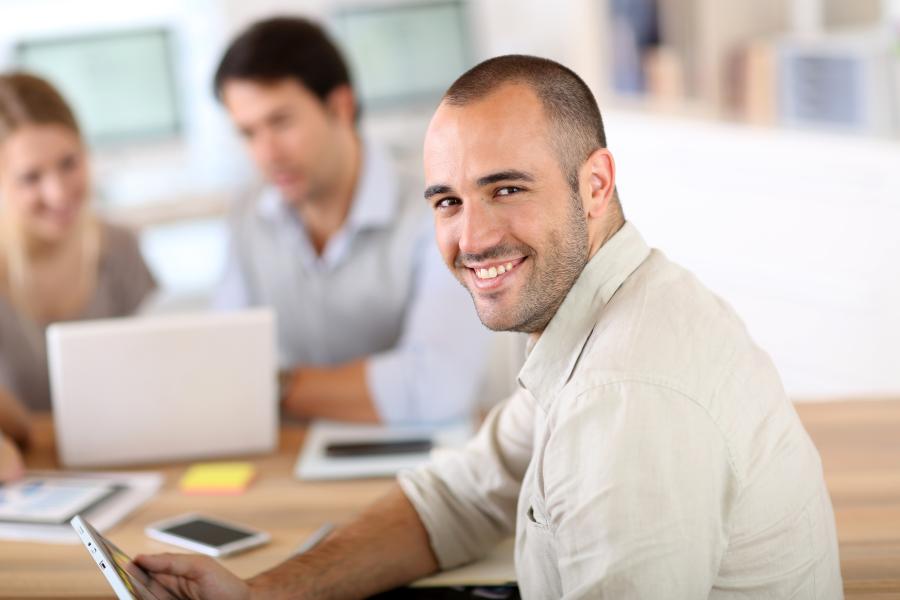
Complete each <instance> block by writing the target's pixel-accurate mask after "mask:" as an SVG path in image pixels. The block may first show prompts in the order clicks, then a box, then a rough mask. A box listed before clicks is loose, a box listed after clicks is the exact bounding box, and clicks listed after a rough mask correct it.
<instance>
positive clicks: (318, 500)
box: [0, 401, 900, 599]
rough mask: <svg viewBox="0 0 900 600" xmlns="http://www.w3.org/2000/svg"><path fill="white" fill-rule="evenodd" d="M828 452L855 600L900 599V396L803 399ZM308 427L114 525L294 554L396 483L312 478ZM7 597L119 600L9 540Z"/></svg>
mask: <svg viewBox="0 0 900 600" xmlns="http://www.w3.org/2000/svg"><path fill="white" fill-rule="evenodd" d="M797 410H798V412H799V413H800V416H801V418H802V419H803V422H804V424H805V425H806V427H807V430H808V431H809V433H810V435H811V436H812V438H813V440H814V441H815V442H816V445H817V446H818V448H819V451H820V452H821V454H822V460H823V462H824V465H825V476H826V480H827V482H828V488H829V489H830V490H831V497H832V501H833V503H834V507H835V514H836V518H837V528H838V537H839V541H840V547H841V568H842V571H843V575H844V589H845V591H846V595H847V598H848V599H854V598H860V599H886V598H900V401H855V402H834V403H811V404H798V405H797ZM37 429H38V439H37V443H36V444H35V447H34V448H33V449H32V450H31V451H30V452H29V454H28V455H27V457H26V460H27V463H28V466H29V467H31V468H52V467H55V466H56V458H55V449H54V446H53V434H52V427H51V425H50V420H49V418H47V417H43V418H40V419H39V422H38V428H37ZM302 437H303V431H302V429H301V428H300V427H298V426H291V425H286V426H284V427H283V428H282V432H281V440H280V444H279V451H278V453H277V454H275V455H272V456H266V457H261V458H259V459H257V460H256V463H257V465H258V469H259V475H258V479H257V481H256V482H255V483H254V484H253V486H251V488H250V490H249V491H248V492H247V493H245V494H243V495H240V496H236V497H203V496H184V495H182V494H181V493H180V492H179V491H178V490H177V489H176V485H177V482H178V479H179V477H180V476H181V474H182V473H183V472H184V469H185V465H174V466H173V465H162V466H158V467H153V468H152V469H153V470H158V471H161V472H163V473H164V474H165V477H166V482H165V484H164V486H163V489H162V491H161V493H160V494H159V495H158V496H157V497H155V498H154V499H153V500H152V501H151V502H149V503H148V504H146V505H144V506H143V507H142V508H141V509H139V510H138V511H137V512H135V513H133V514H132V515H130V516H129V517H128V518H127V519H126V520H125V521H124V522H123V523H121V524H120V525H118V526H117V527H115V528H113V529H112V530H111V531H110V532H109V536H110V538H111V539H112V540H113V541H115V542H116V544H117V545H119V546H120V547H121V548H123V549H124V550H126V551H127V552H130V553H132V554H137V553H147V552H160V551H169V550H171V549H172V548H171V547H170V546H167V545H165V544H161V543H159V542H155V541H153V540H150V539H149V538H147V537H146V536H145V535H144V534H143V528H144V526H145V525H146V524H147V523H150V522H152V521H155V520H157V519H161V518H164V517H168V516H171V515H173V514H177V513H179V512H183V511H186V510H188V509H190V510H197V511H199V512H204V513H209V514H211V515H218V516H221V517H224V518H227V519H232V520H234V521H237V522H242V523H246V524H248V525H251V526H254V527H258V528H260V529H264V530H266V531H269V532H270V533H272V538H273V539H272V543H271V544H269V545H268V546H266V547H263V548H260V549H257V550H254V551H252V552H248V553H247V554H245V555H239V556H236V557H234V558H227V559H224V560H223V561H222V562H223V563H224V564H225V565H226V566H227V567H228V568H229V569H231V570H233V571H234V572H236V573H238V574H239V575H242V576H249V575H251V574H254V573H256V572H259V571H261V570H263V569H265V568H268V567H270V566H272V565H274V564H275V563H277V562H279V561H280V560H282V559H283V558H285V557H286V556H287V555H288V554H290V553H291V551H292V550H293V549H294V548H295V547H296V546H297V545H298V544H299V543H300V542H301V541H302V540H304V539H305V538H306V537H307V536H308V535H310V534H311V533H312V532H313V531H314V530H315V529H316V528H318V526H319V525H320V524H321V523H323V522H325V521H336V522H340V521H343V520H346V519H347V518H349V516H350V515H352V514H353V513H354V512H355V511H357V510H358V509H359V508H361V507H362V506H364V505H366V504H368V503H369V502H371V501H372V500H374V499H375V498H376V497H378V496H379V495H380V494H382V493H383V492H384V491H385V490H386V489H387V488H388V486H389V485H390V481H388V480H367V481H352V482H350V481H348V482H334V483H307V482H300V481H297V480H296V479H294V478H293V476H292V474H291V472H292V468H293V464H294V460H295V458H296V455H297V450H298V449H299V447H300V443H301V441H302ZM0 597H3V598H110V597H111V592H110V590H109V588H108V587H107V585H106V582H105V581H104V580H103V578H102V575H101V574H100V573H99V571H98V570H97V568H96V567H95V566H94V565H93V564H91V562H90V560H89V558H88V557H87V555H86V554H85V552H84V550H82V548H81V547H80V546H63V545H49V544H30V543H24V542H3V543H0Z"/></svg>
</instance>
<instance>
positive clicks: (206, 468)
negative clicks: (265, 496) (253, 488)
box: [179, 462, 256, 494]
mask: <svg viewBox="0 0 900 600" xmlns="http://www.w3.org/2000/svg"><path fill="white" fill-rule="evenodd" d="M254 475H256V469H255V468H254V466H253V465H252V464H250V463H248V462H222V463H198V464H195V465H192V466H191V467H190V468H189V469H188V470H187V472H185V474H184V476H183V477H182V478H181V482H180V483H179V487H180V488H181V491H182V492H184V493H185V494H240V493H242V492H243V491H244V490H246V489H247V486H248V485H250V482H251V481H253V477H254Z"/></svg>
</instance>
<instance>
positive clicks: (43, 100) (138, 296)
mask: <svg viewBox="0 0 900 600" xmlns="http://www.w3.org/2000/svg"><path fill="white" fill-rule="evenodd" d="M90 195H91V186H90V173H89V167H88V156H87V149H86V147H85V144H84V140H83V139H82V137H81V133H80V131H79V128H78V124H77V122H76V121H75V118H74V116H73V114H72V111H71V110H70V109H69V107H68V105H67V104H66V102H65V100H63V98H62V96H61V95H60V94H59V93H58V92H57V91H56V90H55V89H54V88H53V87H52V86H51V85H50V84H49V83H47V82H46V81H44V80H42V79H40V78H38V77H35V76H33V75H29V74H25V73H12V74H9V75H2V76H0V430H3V431H4V432H5V433H6V435H7V436H8V437H9V438H12V439H13V440H15V441H16V442H18V443H19V444H24V443H27V440H28V418H27V415H28V412H29V411H31V410H47V409H49V408H50V389H49V381H48V375H47V352H46V346H45V342H44V333H45V330H46V328H47V326H48V325H49V324H50V323H52V322H55V321H66V320H75V319H90V318H102V317H114V316H123V315H128V314H130V313H132V312H134V311H135V309H137V307H138V306H139V305H140V303H141V302H142V300H143V299H144V298H145V297H146V296H147V295H148V294H149V293H150V292H151V291H152V290H153V289H154V288H155V286H156V284H155V282H154V279H153V276H152V275H151V274H150V271H149V270H148V269H147V266H146V264H145V263H144V260H143V259H142V258H141V254H140V251H139V249H138V245H137V243H136V240H135V238H134V236H133V235H131V234H130V233H129V232H127V231H126V230H124V229H121V228H119V227H114V226H112V225H109V224H107V223H103V222H101V221H99V220H98V219H97V218H95V217H94V216H93V214H92V212H91V210H90V208H89V199H90Z"/></svg>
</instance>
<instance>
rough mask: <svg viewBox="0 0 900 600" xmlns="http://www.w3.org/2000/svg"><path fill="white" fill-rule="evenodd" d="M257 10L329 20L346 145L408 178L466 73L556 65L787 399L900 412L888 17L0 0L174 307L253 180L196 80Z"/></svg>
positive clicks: (653, 1)
mask: <svg viewBox="0 0 900 600" xmlns="http://www.w3.org/2000/svg"><path fill="white" fill-rule="evenodd" d="M274 14H301V15H305V16H310V17H314V18H317V19H319V20H321V21H322V22H324V23H325V24H326V26H327V27H328V29H329V30H330V31H331V32H332V33H333V35H334V37H335V38H336V39H337V40H338V41H339V43H340V44H341V46H342V47H343V49H344V50H345V52H346V53H347V54H348V56H349V58H350V62H351V64H352V66H353V68H354V78H355V82H356V85H357V90H358V92H359V93H360V94H361V99H362V104H363V110H364V113H363V121H362V127H363V130H364V131H365V132H366V134H367V135H370V136H373V137H377V138H379V139H381V140H382V141H383V142H384V143H386V144H388V145H389V147H390V148H391V149H392V150H393V152H394V153H395V154H396V155H397V157H398V159H399V160H400V162H401V165H402V168H403V169H404V170H409V172H411V173H418V171H419V169H420V148H421V143H422V137H423V134H424V131H425V127H426V125H427V122H428V118H429V116H430V114H431V112H432V111H433V109H434V107H435V105H436V103H437V101H438V100H439V98H440V95H441V93H442V91H443V90H444V89H445V88H446V86H447V85H448V84H449V83H450V82H452V81H453V79H455V77H456V76H457V75H459V74H460V73H462V71H464V70H465V69H466V68H468V67H469V66H472V65H474V64H475V63H477V62H479V61H480V60H482V59H485V58H488V57H490V56H495V55H498V54H506V53H528V54H536V55H540V56H545V57H548V58H552V59H555V60H558V61H560V62H562V63H564V64H566V65H567V66H569V67H571V68H572V69H574V70H575V71H576V72H577V73H579V74H580V75H581V76H582V77H583V78H584V79H585V81H586V82H587V83H588V84H589V85H590V86H591V88H592V89H593V90H594V92H595V94H596V95H597V97H598V99H599V101H600V105H601V109H602V110H603V112H604V119H605V121H606V126H607V131H608V139H609V143H610V148H611V149H612V151H613V153H614V155H615V156H616V160H617V165H618V169H619V176H618V187H619V192H620V196H621V198H622V201H623V205H624V208H625V212H626V216H627V217H628V218H629V220H631V221H633V222H634V223H635V224H636V225H637V226H638V228H639V229H640V230H641V231H642V233H643V234H644V236H645V237H646V238H647V240H648V241H649V242H650V244H651V245H653V246H656V247H659V248H661V249H662V250H664V251H665V252H666V253H667V254H668V255H669V256H670V257H671V258H673V259H674V260H676V261H678V262H680V263H682V264H683V265H685V266H686V267H688V268H689V269H691V270H692V271H694V272H695V273H696V274H697V275H698V276H699V277H700V278H701V279H702V280H703V281H704V282H705V283H706V284H707V285H708V286H709V287H711V288H712V289H713V290H715V291H716V292H718V293H719V294H720V295H722V296H723V297H724V298H725V299H727V300H728V301H729V302H730V303H732V304H733V305H734V306H735V308H736V309H737V311H738V312H739V313H740V314H741V315H742V316H743V317H744V319H745V321H746V323H747V326H748V328H749V329H750V332H751V334H752V335H753V337H754V338H755V339H756V340H757V341H758V342H759V343H760V344H761V345H762V346H763V347H764V348H765V349H766V350H768V351H769V353H770V354H771V355H772V356H773V358H774V360H775V362H776V364H777V365H778V367H779V369H780V371H781V373H782V375H783V378H784V381H785V385H786V387H787V390H788V393H789V394H790V395H791V397H792V398H794V399H796V400H806V399H831V398H834V399H838V398H842V399H843V398H863V397H879V396H889V395H894V396H896V395H900V233H898V229H900V0H556V1H554V2H547V1H541V0H433V1H429V0H414V1H407V0H346V1H344V0H302V1H300V0H296V1H289V0H257V1H255V2H253V3H250V2H244V1H240V0H179V1H176V0H156V1H155V2H153V3H150V2H141V3H123V2H118V1H112V0H81V1H80V2H77V3H73V2H69V1H67V0H27V1H26V0H0V70H9V69H14V68H25V69H28V70H31V71H34V72H37V73H39V74H41V75H43V76H45V77H47V78H48V79H50V80H51V81H52V82H54V83H55V84H56V85H58V86H59V87H60V88H61V90H62V91H63V92H64V94H65V95H66V96H67V97H68V98H69V99H70V101H71V102H72V103H73V105H74V107H75V109H76V112H77V113H78V117H79V118H80V120H81V122H82V125H83V126H84V128H85V130H86V133H87V136H88V138H89V140H90V142H91V145H92V148H93V150H94V159H95V165H94V174H95V182H96V203H97V206H98V207H99V210H100V211H101V212H102V213H104V214H106V215H107V216H109V217H111V218H113V219H115V220H118V221H120V222H124V223H126V224H129V225H131V226H133V227H135V228H137V229H138V230H139V231H140V234H141V243H142V247H143V250H144V253H145V255H146V257H147V259H148V261H149V262H150V264H151V266H152V268H153V269H154V271H155V272H156V274H157V276H158V277H159V279H160V281H161V282H162V284H163V286H164V288H165V290H166V294H167V296H168V297H169V298H170V299H171V300H170V301H171V302H172V304H173V305H174V306H182V307H199V306H202V305H203V303H204V301H205V299H206V298H207V296H208V293H209V290H210V289H211V287H212V286H213V285H214V284H215V282H216V281H217V279H218V277H219V274H220V271H221V268H222V265H223V263H224V253H225V226H224V216H225V214H226V213H227V210H228V206H229V204H230V202H232V200H233V199H234V198H235V197H237V196H238V195H240V194H241V192H242V191H243V190H245V189H247V188H248V187H250V185H251V184H252V183H253V182H254V180H255V173H254V170H253V168H252V165H251V164H250V162H249V159H248V158H247V157H246V156H245V155H244V153H243V150H242V148H241V145H240V140H239V139H238V137H237V135H236V134H235V132H234V130H233V128H232V126H231V124H230V123H229V121H228V119H227V115H226V114H225V112H224V110H223V109H222V108H221V107H220V106H219V105H218V104H217V103H216V102H215V100H214V98H213V94H212V84H211V79H212V74H213V71H214V69H215V67H216V65H217V62H218V60H219V58H220V55H221V53H222V51H223V50H224V47H225V46H226V44H227V43H228V41H229V40H230V38H231V37H232V36H233V35H234V34H236V33H237V32H238V31H240V30H241V29H243V28H244V27H246V26H247V25H248V24H250V23H251V22H253V21H254V20H256V19H259V18H263V17H267V16H271V15H274ZM0 201H2V199H0Z"/></svg>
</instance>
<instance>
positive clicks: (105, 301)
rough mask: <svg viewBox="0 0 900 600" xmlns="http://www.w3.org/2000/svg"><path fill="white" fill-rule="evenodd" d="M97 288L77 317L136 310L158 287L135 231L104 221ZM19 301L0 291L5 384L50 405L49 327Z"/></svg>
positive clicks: (0, 361) (35, 405) (0, 365)
mask: <svg viewBox="0 0 900 600" xmlns="http://www.w3.org/2000/svg"><path fill="white" fill-rule="evenodd" d="M102 235H103V237H102V239H103V243H102V248H101V251H100V264H99V270H98V273H97V287H96V288H95V289H94V293H93V295H92V296H91V298H90V300H89V301H88V303H87V305H86V306H85V307H84V309H83V310H82V311H81V313H80V314H79V315H77V316H75V317H73V318H72V319H71V320H83V319H102V318H106V317H121V316H126V315H129V314H132V313H133V312H134V311H135V310H136V309H137V308H138V306H139V305H140V304H141V302H142V301H143V300H144V298H146V297H147V295H148V294H149V293H150V292H151V291H152V290H153V289H155V288H156V281H155V280H154V278H153V275H152V274H151V273H150V270H149V269H148V268H147V264H146V263H145V262H144V259H143V257H142V256H141V252H140V249H139V248H138V244H137V240H136V239H135V237H134V235H133V234H132V233H131V232H129V231H127V230H125V229H122V228H121V227H117V226H113V225H109V224H104V225H103V234H102ZM48 325H49V323H37V322H35V321H34V320H33V319H32V318H31V317H30V316H28V315H26V314H23V313H22V312H21V311H20V310H18V309H17V308H16V307H15V306H13V304H12V302H11V301H10V298H9V297H8V296H7V295H6V294H5V293H3V292H2V291H0V387H2V388H4V389H6V390H8V391H9V392H11V393H12V394H13V395H14V396H15V397H17V398H18V399H19V400H21V401H22V402H23V403H24V404H25V406H27V407H28V408H30V409H31V410H47V409H49V408H50V381H49V376H48V373H47V345H46V340H45V335H44V334H45V331H46V329H47V326H48Z"/></svg>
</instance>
